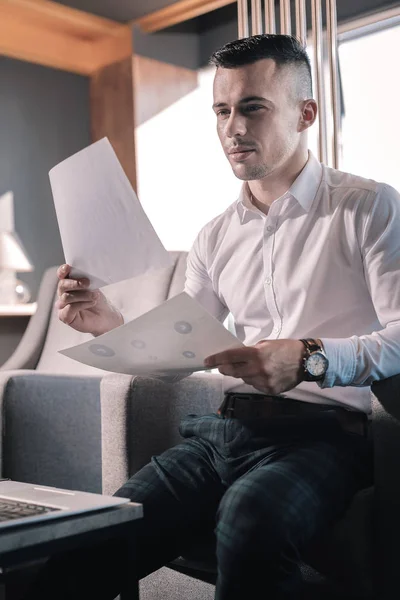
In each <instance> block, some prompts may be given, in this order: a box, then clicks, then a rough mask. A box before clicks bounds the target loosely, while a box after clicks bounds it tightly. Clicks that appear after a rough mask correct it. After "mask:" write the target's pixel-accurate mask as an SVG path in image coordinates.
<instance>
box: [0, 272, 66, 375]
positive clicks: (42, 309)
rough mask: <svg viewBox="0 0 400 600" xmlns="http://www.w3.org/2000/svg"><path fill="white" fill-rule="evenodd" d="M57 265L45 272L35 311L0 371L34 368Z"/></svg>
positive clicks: (44, 335) (56, 281) (50, 306)
mask: <svg viewBox="0 0 400 600" xmlns="http://www.w3.org/2000/svg"><path fill="white" fill-rule="evenodd" d="M57 283H58V279H57V267H50V269H47V271H46V272H45V274H44V276H43V279H42V282H41V284H40V290H39V294H38V298H37V311H36V312H35V314H34V315H33V316H32V317H31V318H30V319H29V323H28V326H27V328H26V330H25V333H24V335H23V336H22V338H21V340H20V342H19V344H18V346H17V348H16V349H15V350H14V352H13V354H12V355H11V356H10V357H9V359H8V360H7V361H6V362H5V363H4V364H3V365H2V366H1V367H0V371H13V370H14V369H35V368H36V365H37V364H38V362H39V358H40V355H41V353H42V349H43V345H44V342H45V339H46V335H47V329H48V326H49V321H50V317H51V313H52V309H53V302H54V296H55V293H56V289H57Z"/></svg>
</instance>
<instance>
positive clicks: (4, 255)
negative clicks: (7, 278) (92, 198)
mask: <svg viewBox="0 0 400 600" xmlns="http://www.w3.org/2000/svg"><path fill="white" fill-rule="evenodd" d="M0 269H9V270H12V271H18V272H28V271H33V265H32V263H31V262H30V260H29V258H28V256H27V254H26V252H25V250H24V247H23V245H22V243H21V241H20V240H19V238H18V236H17V234H16V233H15V232H11V231H1V232H0Z"/></svg>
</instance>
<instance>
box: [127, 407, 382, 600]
mask: <svg viewBox="0 0 400 600" xmlns="http://www.w3.org/2000/svg"><path fill="white" fill-rule="evenodd" d="M180 432H181V434H182V436H183V437H184V438H185V440H184V441H183V443H181V444H179V445H178V446H175V447H174V448H171V449H170V450H167V451H166V452H165V453H163V454H161V455H160V456H155V457H153V459H152V460H151V462H150V464H148V465H147V466H145V467H144V468H142V469H141V470H140V471H139V472H138V473H136V474H135V475H134V476H133V477H132V478H131V479H130V480H129V481H128V482H127V483H126V484H125V485H124V486H123V487H122V488H121V489H120V490H118V492H117V493H116V495H118V496H124V497H129V498H130V499H131V500H133V501H136V502H141V503H143V508H144V519H143V523H142V525H143V527H142V530H141V537H142V539H141V540H140V541H139V546H138V547H139V548H140V551H139V562H140V564H139V573H140V576H141V577H143V576H144V575H146V574H148V573H150V572H152V571H154V570H155V569H157V568H159V567H160V566H162V565H165V564H166V563H168V562H169V561H170V560H172V559H174V558H175V557H177V556H179V555H182V554H183V555H184V554H185V550H187V549H188V548H189V547H190V545H191V543H192V544H193V540H194V539H196V538H197V536H199V535H201V534H202V533H203V532H204V531H206V530H209V531H212V530H214V531H215V537H216V556H217V562H218V578H217V585H216V595H215V598H216V600H236V599H238V600H239V599H241V600H243V598H259V597H262V598H265V599H268V600H269V599H271V600H272V599H274V600H278V599H279V600H281V599H282V600H284V599H285V600H286V599H289V598H290V599H292V598H297V594H298V589H299V585H300V572H299V567H298V562H299V559H300V556H301V552H302V549H304V548H306V546H307V544H309V543H310V542H311V541H312V539H313V537H314V536H315V535H316V534H317V533H318V532H320V531H321V530H322V529H323V528H325V527H326V526H329V525H330V524H331V523H333V522H334V521H335V520H336V519H338V518H339V517H340V516H341V515H342V513H343V512H344V511H345V509H346V507H347V506H348V505H349V503H350V501H351V499H352V497H353V496H354V494H355V492H356V491H357V490H358V489H361V488H362V487H365V486H368V485H370V484H371V483H372V452H371V444H370V442H369V441H368V440H367V439H366V438H364V437H362V436H359V435H355V434H349V433H344V432H343V431H342V430H341V428H340V425H339V424H338V423H337V421H336V420H335V418H334V417H332V418H330V419H327V418H326V415H325V416H324V417H321V416H320V415H316V416H314V415H312V416H310V415H307V416H304V417H302V416H301V417H299V416H296V417H291V416H284V417H274V418H273V419H269V420H257V421H254V420H253V421H247V422H242V421H238V420H237V419H223V418H221V417H219V416H217V415H215V414H211V415H207V416H201V417H198V416H195V415H190V416H188V417H187V418H186V419H184V420H183V421H182V423H181V427H180ZM260 590H263V592H262V595H261V596H260V595H259V594H260Z"/></svg>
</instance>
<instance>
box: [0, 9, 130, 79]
mask: <svg viewBox="0 0 400 600" xmlns="http://www.w3.org/2000/svg"><path fill="white" fill-rule="evenodd" d="M0 54H2V55H4V56H10V57H11V58H16V59H19V60H24V61H27V62H32V63H37V64H40V65H43V66H46V67H53V68H55V69H63V70H65V71H71V72H73V73H79V74H81V75H89V74H91V73H93V72H95V71H97V70H98V69H100V68H101V67H104V66H105V65H108V64H111V63H113V62H116V61H119V60H122V59H123V58H126V57H128V56H130V55H131V54H132V27H131V26H130V25H123V24H121V23H116V22H114V21H111V20H109V19H103V18H101V17H97V16H95V15H91V14H89V13H85V12H83V11H80V10H76V9H73V8H70V7H67V6H64V5H61V4H59V3H57V2H50V1H49V0H36V1H34V0H0Z"/></svg>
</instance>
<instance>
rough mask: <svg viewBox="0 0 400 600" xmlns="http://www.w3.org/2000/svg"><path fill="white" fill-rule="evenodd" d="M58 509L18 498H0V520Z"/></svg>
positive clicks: (30, 515) (19, 517) (41, 513)
mask: <svg viewBox="0 0 400 600" xmlns="http://www.w3.org/2000/svg"><path fill="white" fill-rule="evenodd" d="M55 510H60V509H59V508H52V507H50V506H42V505H40V504H28V503H27V502H20V501H19V500H8V499H4V498H0V521H9V520H10V519H21V517H32V516H35V515H43V514H45V513H48V512H53V511H55Z"/></svg>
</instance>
